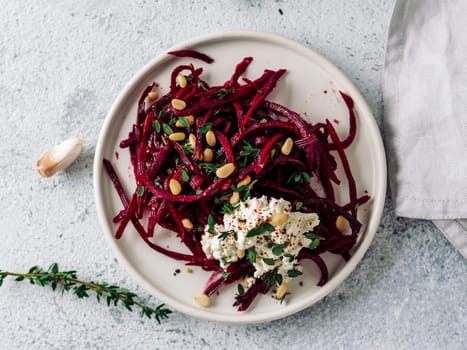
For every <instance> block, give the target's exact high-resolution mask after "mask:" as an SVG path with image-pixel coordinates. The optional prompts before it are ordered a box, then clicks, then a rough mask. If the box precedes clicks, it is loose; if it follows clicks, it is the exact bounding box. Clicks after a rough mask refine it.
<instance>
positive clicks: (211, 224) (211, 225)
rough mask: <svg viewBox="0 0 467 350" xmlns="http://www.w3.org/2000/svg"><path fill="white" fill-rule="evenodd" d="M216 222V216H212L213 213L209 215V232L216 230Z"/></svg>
mask: <svg viewBox="0 0 467 350" xmlns="http://www.w3.org/2000/svg"><path fill="white" fill-rule="evenodd" d="M215 224H216V222H215V221H214V218H213V217H212V215H209V216H208V232H209V233H213V232H214V225H215Z"/></svg>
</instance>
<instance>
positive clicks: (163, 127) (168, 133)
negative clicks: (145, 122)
mask: <svg viewBox="0 0 467 350" xmlns="http://www.w3.org/2000/svg"><path fill="white" fill-rule="evenodd" d="M162 130H164V132H165V133H166V134H167V135H170V134H173V130H172V128H171V127H170V126H169V125H167V124H165V123H164V124H162Z"/></svg>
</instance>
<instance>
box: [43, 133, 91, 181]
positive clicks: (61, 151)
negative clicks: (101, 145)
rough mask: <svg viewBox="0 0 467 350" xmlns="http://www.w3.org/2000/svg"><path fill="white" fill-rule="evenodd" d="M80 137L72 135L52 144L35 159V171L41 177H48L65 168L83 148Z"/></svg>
mask: <svg viewBox="0 0 467 350" xmlns="http://www.w3.org/2000/svg"><path fill="white" fill-rule="evenodd" d="M83 141H84V139H83V138H82V137H74V138H71V139H68V140H65V141H63V142H62V143H60V144H59V145H56V146H54V147H53V148H52V149H51V150H50V151H48V152H47V153H46V154H44V155H43V156H42V158H41V159H39V160H38V161H37V171H38V172H39V174H40V175H41V176H43V177H50V176H53V175H55V174H56V173H57V172H59V171H61V170H64V169H66V168H67V167H68V166H69V165H70V164H71V163H73V162H74V160H75V159H76V158H77V157H78V155H79V154H80V153H81V150H82V149H83Z"/></svg>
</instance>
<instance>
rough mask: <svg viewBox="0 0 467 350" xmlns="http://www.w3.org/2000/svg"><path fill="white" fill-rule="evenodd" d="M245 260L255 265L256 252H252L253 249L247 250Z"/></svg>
mask: <svg viewBox="0 0 467 350" xmlns="http://www.w3.org/2000/svg"><path fill="white" fill-rule="evenodd" d="M246 259H247V260H248V261H249V262H250V263H251V264H254V263H256V250H254V249H248V250H247V251H246Z"/></svg>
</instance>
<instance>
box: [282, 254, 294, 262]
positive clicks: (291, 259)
mask: <svg viewBox="0 0 467 350" xmlns="http://www.w3.org/2000/svg"><path fill="white" fill-rule="evenodd" d="M284 256H285V257H286V258H287V259H289V262H292V261H294V260H295V256H294V255H293V254H290V253H285V254H284Z"/></svg>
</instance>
